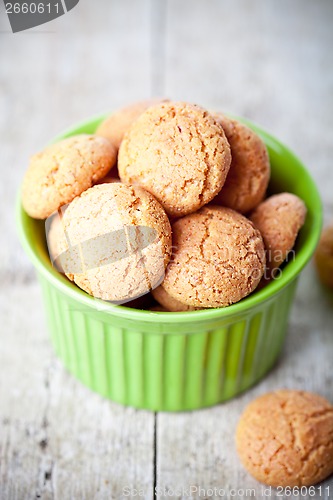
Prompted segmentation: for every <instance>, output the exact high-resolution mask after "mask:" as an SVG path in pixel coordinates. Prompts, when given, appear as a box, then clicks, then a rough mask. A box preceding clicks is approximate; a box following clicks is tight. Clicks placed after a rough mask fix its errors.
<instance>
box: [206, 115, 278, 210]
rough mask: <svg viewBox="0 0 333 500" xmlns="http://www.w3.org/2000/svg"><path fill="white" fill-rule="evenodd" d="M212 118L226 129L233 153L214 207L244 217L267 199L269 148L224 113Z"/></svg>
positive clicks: (244, 126)
mask: <svg viewBox="0 0 333 500" xmlns="http://www.w3.org/2000/svg"><path fill="white" fill-rule="evenodd" d="M213 116H214V118H215V119H216V121H217V122H218V123H220V125H221V126H222V127H223V130H224V133H225V135H226V137H227V139H228V141H229V144H230V149H231V165H230V170H229V173H228V177H227V180H226V181H225V184H224V186H223V188H222V189H221V191H220V192H219V194H218V195H217V196H216V197H215V199H214V200H213V203H215V204H218V205H223V206H225V207H229V208H232V209H233V210H236V211H237V212H240V213H243V214H244V213H247V212H249V211H250V210H253V209H254V208H255V207H256V206H257V205H258V204H259V203H260V202H261V201H262V200H263V199H264V197H265V193H266V189H267V186H268V182H269V178H270V163H269V157H268V152H267V148H266V146H265V144H264V142H263V141H262V140H261V139H260V137H259V136H258V135H257V134H256V133H255V132H254V131H253V130H251V129H250V128H249V127H247V126H246V125H244V124H243V123H241V122H238V121H237V120H234V119H232V118H228V117H227V116H225V115H223V114H222V113H214V114H213Z"/></svg>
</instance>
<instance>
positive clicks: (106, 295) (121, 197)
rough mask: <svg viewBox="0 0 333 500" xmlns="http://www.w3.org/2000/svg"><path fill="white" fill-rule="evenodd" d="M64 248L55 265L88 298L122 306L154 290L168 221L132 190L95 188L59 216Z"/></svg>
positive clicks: (165, 252)
mask: <svg viewBox="0 0 333 500" xmlns="http://www.w3.org/2000/svg"><path fill="white" fill-rule="evenodd" d="M63 225H64V230H65V232H66V238H67V241H68V242H69V248H68V250H67V251H66V252H65V253H64V254H62V256H61V261H60V264H61V266H62V268H63V269H64V272H65V273H71V274H73V275H74V282H75V283H76V284H77V285H78V286H79V287H80V288H82V289H83V290H85V291H86V292H88V293H89V294H90V295H93V296H94V297H97V298H101V299H104V300H110V301H113V302H116V303H125V302H128V301H129V300H132V299H134V298H136V297H139V296H141V295H143V294H145V293H147V292H149V291H150V290H151V289H152V288H154V287H156V286H158V285H159V284H160V282H161V281H162V280H163V277H164V270H165V267H166V265H167V264H168V262H169V259H170V255H171V244H172V240H171V227H170V222H169V219H168V217H167V215H166V213H165V212H164V210H163V208H162V207H161V205H160V204H159V203H158V201H156V199H155V198H154V197H153V196H152V195H151V194H150V193H148V192H147V191H145V190H144V189H142V188H140V187H138V186H130V185H126V184H122V183H106V184H100V185H96V186H94V187H92V188H90V189H88V190H87V191H85V192H84V193H82V194H81V196H79V197H77V198H75V200H73V201H72V203H71V204H70V205H69V206H68V207H67V210H66V212H65V214H64V216H63Z"/></svg>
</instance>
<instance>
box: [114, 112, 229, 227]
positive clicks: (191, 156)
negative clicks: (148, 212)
mask: <svg viewBox="0 0 333 500" xmlns="http://www.w3.org/2000/svg"><path fill="white" fill-rule="evenodd" d="M230 162H231V154H230V147H229V143H228V141H227V139H226V137H225V134H224V132H223V129H222V127H221V126H220V125H219V124H218V123H217V122H216V121H215V119H214V118H213V117H212V115H210V113H208V111H206V110H204V109H202V108H200V107H199V106H196V105H192V104H188V103H184V102H168V103H162V104H159V105H157V106H154V107H151V108H149V109H148V110H147V111H145V112H144V113H143V114H142V115H141V116H140V117H139V118H138V119H137V120H136V121H135V122H134V123H133V125H132V127H131V128H130V129H129V130H128V132H127V133H126V134H125V137H124V140H123V142H122V143H121V146H120V149H119V156H118V170H119V176H120V178H121V180H122V181H124V182H130V183H133V184H139V185H141V186H142V187H144V188H145V189H147V190H148V191H149V192H151V193H152V194H153V195H154V196H155V197H156V198H157V200H158V201H159V202H160V203H161V204H162V206H163V207H164V209H165V211H166V212H167V213H168V214H169V215H170V216H173V217H181V216H183V215H186V214H189V213H192V212H195V211H196V210H198V209H199V208H200V207H202V206H203V205H205V204H207V203H208V202H209V201H211V200H212V199H213V198H214V197H215V196H216V195H217V193H218V192H219V191H220V190H221V188H222V186H223V184H224V182H225V179H226V176H227V174H228V171H229V167H230Z"/></svg>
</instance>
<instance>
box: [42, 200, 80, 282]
mask: <svg viewBox="0 0 333 500" xmlns="http://www.w3.org/2000/svg"><path fill="white" fill-rule="evenodd" d="M65 209H66V206H64V207H62V209H61V210H59V212H55V213H54V214H53V215H52V217H49V219H48V220H47V222H46V226H47V230H46V239H47V246H48V250H49V255H50V259H51V262H52V265H54V266H55V267H56V268H57V270H58V271H59V272H61V273H63V272H64V270H63V269H62V268H61V266H60V263H59V261H58V260H57V258H58V257H59V256H60V255H61V254H62V253H63V252H65V251H66V250H68V242H67V239H66V234H65V231H64V226H63V220H62V217H63V214H64V213H65ZM64 274H66V276H67V278H68V279H70V280H71V281H73V280H74V275H73V274H72V273H64Z"/></svg>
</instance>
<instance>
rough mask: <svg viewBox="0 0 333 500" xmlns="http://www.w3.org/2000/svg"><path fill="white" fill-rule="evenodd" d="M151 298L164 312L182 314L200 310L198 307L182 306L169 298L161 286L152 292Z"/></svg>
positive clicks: (177, 301)
mask: <svg viewBox="0 0 333 500" xmlns="http://www.w3.org/2000/svg"><path fill="white" fill-rule="evenodd" d="M151 293H152V296H153V297H154V299H155V300H156V301H157V302H158V303H159V304H160V306H162V308H163V309H164V310H165V311H170V312H182V311H195V310H196V309H201V308H200V307H192V306H187V305H186V304H183V303H182V302H180V301H179V300H177V299H175V298H173V297H171V295H170V294H169V293H168V292H167V291H166V290H165V289H164V288H163V286H162V285H160V286H158V287H157V288H155V289H154V290H152V292H151Z"/></svg>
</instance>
